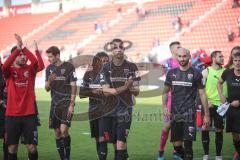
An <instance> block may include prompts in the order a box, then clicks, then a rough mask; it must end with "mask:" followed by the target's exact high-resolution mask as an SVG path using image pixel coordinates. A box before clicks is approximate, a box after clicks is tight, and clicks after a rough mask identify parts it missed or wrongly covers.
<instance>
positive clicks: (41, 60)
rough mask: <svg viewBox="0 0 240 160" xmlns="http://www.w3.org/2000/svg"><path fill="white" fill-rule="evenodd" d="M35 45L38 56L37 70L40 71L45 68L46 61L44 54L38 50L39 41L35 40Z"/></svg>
mask: <svg viewBox="0 0 240 160" xmlns="http://www.w3.org/2000/svg"><path fill="white" fill-rule="evenodd" d="M34 46H35V53H36V56H37V61H38V69H37V72H40V71H42V70H43V69H44V62H43V59H42V56H41V54H40V52H39V50H38V45H37V42H36V41H35V40H34Z"/></svg>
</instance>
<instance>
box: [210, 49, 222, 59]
mask: <svg viewBox="0 0 240 160" xmlns="http://www.w3.org/2000/svg"><path fill="white" fill-rule="evenodd" d="M218 53H222V51H219V50H216V51H213V52H212V53H211V59H213V57H216V56H217V54H218Z"/></svg>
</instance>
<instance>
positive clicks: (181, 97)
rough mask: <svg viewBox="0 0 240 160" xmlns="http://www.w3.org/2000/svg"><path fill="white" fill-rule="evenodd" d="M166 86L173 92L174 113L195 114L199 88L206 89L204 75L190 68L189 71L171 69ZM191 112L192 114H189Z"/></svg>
mask: <svg viewBox="0 0 240 160" xmlns="http://www.w3.org/2000/svg"><path fill="white" fill-rule="evenodd" d="M165 85H168V86H170V87H171V90H172V113H173V114H183V113H188V114H194V113H195V99H196V96H197V90H198V88H201V89H202V88H204V85H203V81H202V74H201V73H200V72H198V71H197V70H196V69H194V68H192V67H190V68H189V69H188V70H187V71H181V70H180V68H175V69H171V70H170V71H169V72H168V73H167V76H166V81H165ZM189 112H191V113H189Z"/></svg>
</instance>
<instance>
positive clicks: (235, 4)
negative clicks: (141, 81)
mask: <svg viewBox="0 0 240 160" xmlns="http://www.w3.org/2000/svg"><path fill="white" fill-rule="evenodd" d="M238 7H240V4H239V0H233V5H232V8H238Z"/></svg>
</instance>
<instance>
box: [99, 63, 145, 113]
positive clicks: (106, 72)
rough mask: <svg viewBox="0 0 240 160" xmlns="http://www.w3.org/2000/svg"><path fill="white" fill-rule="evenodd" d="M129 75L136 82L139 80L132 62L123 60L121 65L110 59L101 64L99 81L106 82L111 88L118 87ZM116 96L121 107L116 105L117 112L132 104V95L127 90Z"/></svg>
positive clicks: (123, 83)
mask: <svg viewBox="0 0 240 160" xmlns="http://www.w3.org/2000/svg"><path fill="white" fill-rule="evenodd" d="M130 76H131V77H132V78H133V80H134V81H136V82H137V83H138V82H139V81H140V80H141V78H140V74H139V71H138V68H137V66H136V65H135V64H134V63H132V62H129V61H127V60H124V62H123V64H122V65H121V66H116V65H114V63H113V62H112V61H110V62H108V63H106V64H105V65H104V66H103V68H102V71H101V74H100V81H101V84H102V85H104V84H108V85H110V87H111V88H118V87H121V86H124V85H125V82H126V81H127V79H128V78H129V77H130ZM117 97H118V99H119V100H120V104H119V105H120V106H121V107H122V108H121V107H117V110H119V112H121V110H122V111H124V110H126V109H127V108H129V107H132V106H133V105H134V99H133V98H134V96H133V95H132V93H131V92H130V91H129V90H127V91H125V92H123V93H121V94H119V95H118V96H117ZM117 112H118V111H117Z"/></svg>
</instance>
